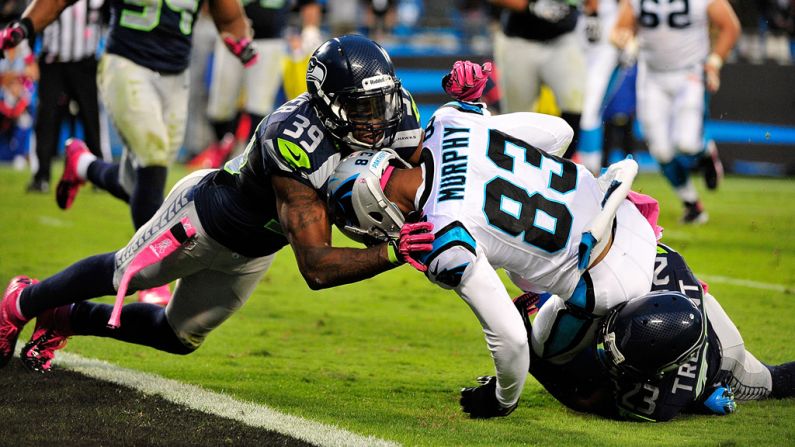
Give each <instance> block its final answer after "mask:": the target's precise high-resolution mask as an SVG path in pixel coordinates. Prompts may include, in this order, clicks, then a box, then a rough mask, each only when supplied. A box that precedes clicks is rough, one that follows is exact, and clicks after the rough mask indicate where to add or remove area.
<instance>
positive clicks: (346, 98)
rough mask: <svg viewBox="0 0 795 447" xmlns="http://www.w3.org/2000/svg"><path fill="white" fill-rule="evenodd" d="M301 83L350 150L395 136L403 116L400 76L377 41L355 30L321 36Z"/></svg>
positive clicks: (376, 145)
mask: <svg viewBox="0 0 795 447" xmlns="http://www.w3.org/2000/svg"><path fill="white" fill-rule="evenodd" d="M306 87H307V90H308V91H309V94H310V95H311V96H312V102H313V104H314V106H315V110H316V111H317V114H318V116H319V117H320V119H321V121H322V122H323V124H324V125H325V126H326V128H327V129H328V130H329V132H330V133H331V134H332V135H333V136H334V137H335V138H337V139H338V140H340V141H342V142H344V143H345V144H346V145H348V146H350V147H351V149H354V150H355V149H380V148H383V147H388V146H390V145H391V144H392V142H393V141H394V138H395V134H396V133H397V130H398V126H399V125H400V121H401V120H402V119H403V104H402V95H401V88H400V80H399V79H398V78H397V77H396V76H395V67H394V66H393V65H392V60H391V59H390V58H389V55H388V54H387V53H386V51H385V50H384V49H383V48H381V46H380V45H378V44H377V43H375V42H373V41H372V40H370V39H368V38H366V37H364V36H359V35H354V34H350V35H345V36H342V37H337V38H334V39H331V40H328V41H326V42H325V43H323V45H321V46H320V47H318V49H317V50H315V52H314V53H313V54H312V57H311V58H310V59H309V67H308V68H307V72H306Z"/></svg>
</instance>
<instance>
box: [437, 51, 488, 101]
mask: <svg viewBox="0 0 795 447" xmlns="http://www.w3.org/2000/svg"><path fill="white" fill-rule="evenodd" d="M491 70H492V66H491V62H486V63H485V64H483V65H480V64H476V63H473V62H470V61H456V62H455V64H453V69H452V70H450V73H449V74H446V75H445V76H444V77H443V78H442V88H444V91H445V92H446V93H447V94H448V95H450V96H452V97H453V98H455V99H457V100H459V101H468V102H472V101H477V100H478V99H480V97H481V96H482V95H483V89H484V88H485V87H486V81H488V79H489V73H491Z"/></svg>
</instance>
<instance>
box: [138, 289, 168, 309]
mask: <svg viewBox="0 0 795 447" xmlns="http://www.w3.org/2000/svg"><path fill="white" fill-rule="evenodd" d="M169 301H171V290H170V289H169V288H168V284H165V285H162V286H160V287H153V288H151V289H146V290H141V291H140V292H138V302H139V303H149V304H157V305H158V306H164V307H165V306H166V305H167V304H168V302H169Z"/></svg>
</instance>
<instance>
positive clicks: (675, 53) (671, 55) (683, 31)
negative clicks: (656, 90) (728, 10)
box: [631, 0, 712, 71]
mask: <svg viewBox="0 0 795 447" xmlns="http://www.w3.org/2000/svg"><path fill="white" fill-rule="evenodd" d="M711 2H712V0H631V3H632V10H633V11H634V13H635V18H636V19H637V24H638V39H639V44H640V54H639V60H641V61H644V62H645V63H646V64H647V65H648V66H649V68H651V69H653V70H659V71H668V70H678V69H681V68H687V67H691V66H693V65H696V64H701V63H703V62H704V60H705V59H706V58H707V54H709V45H710V43H709V18H708V17H707V7H708V6H709V4H710V3H711Z"/></svg>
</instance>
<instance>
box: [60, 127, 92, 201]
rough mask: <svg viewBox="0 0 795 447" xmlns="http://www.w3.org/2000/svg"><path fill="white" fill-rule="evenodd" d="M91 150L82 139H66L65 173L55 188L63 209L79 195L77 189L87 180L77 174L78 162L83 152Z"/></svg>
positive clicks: (86, 152) (87, 152) (88, 152)
mask: <svg viewBox="0 0 795 447" xmlns="http://www.w3.org/2000/svg"><path fill="white" fill-rule="evenodd" d="M90 153H91V152H90V151H89V150H88V147H86V144H85V143H83V141H82V140H79V139H77V138H70V139H68V140H66V158H65V160H64V168H63V175H61V180H60V181H58V186H57V187H56V188H55V201H56V202H58V207H59V208H61V209H62V210H68V209H69V208H71V207H72V203H74V201H75V197H77V191H78V190H79V189H80V187H81V186H82V185H83V184H84V183H85V182H86V181H85V180H83V179H81V178H80V176H78V175H77V162H78V160H80V157H81V156H82V155H83V154H90Z"/></svg>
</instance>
